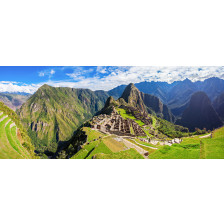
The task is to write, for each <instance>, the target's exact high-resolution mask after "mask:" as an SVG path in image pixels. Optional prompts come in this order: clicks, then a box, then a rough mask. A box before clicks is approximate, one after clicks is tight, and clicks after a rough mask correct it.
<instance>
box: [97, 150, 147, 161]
mask: <svg viewBox="0 0 224 224" xmlns="http://www.w3.org/2000/svg"><path fill="white" fill-rule="evenodd" d="M95 157H96V159H144V157H143V156H142V155H140V154H139V153H138V152H137V151H136V150H135V149H129V150H125V151H121V152H117V153H110V154H102V153H101V154H97V155H95Z"/></svg>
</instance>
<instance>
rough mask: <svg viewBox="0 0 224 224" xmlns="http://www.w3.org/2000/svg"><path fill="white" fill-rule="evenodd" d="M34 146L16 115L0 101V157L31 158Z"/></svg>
mask: <svg viewBox="0 0 224 224" xmlns="http://www.w3.org/2000/svg"><path fill="white" fill-rule="evenodd" d="M32 158H35V155H34V148H33V146H32V144H31V143H30V139H29V137H28V136H27V134H26V133H25V132H24V130H23V128H22V126H21V124H20V121H19V120H18V117H17V115H16V114H15V113H14V112H13V111H12V110H11V109H9V108H8V107H7V106H5V105H4V104H3V103H1V102H0V159H32Z"/></svg>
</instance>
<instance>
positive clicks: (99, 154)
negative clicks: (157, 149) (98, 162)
mask: <svg viewBox="0 0 224 224" xmlns="http://www.w3.org/2000/svg"><path fill="white" fill-rule="evenodd" d="M83 130H84V131H85V132H86V134H88V140H87V143H86V144H84V145H83V148H82V149H81V150H80V151H79V152H78V153H76V154H75V155H74V156H73V157H72V158H71V159H92V158H93V157H94V158H96V159H143V157H142V156H141V155H140V154H139V153H138V152H137V151H136V150H135V149H129V150H125V151H122V150H124V149H125V146H124V145H123V144H122V143H120V142H117V141H116V140H114V139H113V138H112V137H111V136H109V137H105V135H104V134H101V133H100V132H98V131H95V130H91V129H90V128H87V127H85V128H83Z"/></svg>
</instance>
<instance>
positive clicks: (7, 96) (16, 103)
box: [0, 93, 30, 111]
mask: <svg viewBox="0 0 224 224" xmlns="http://www.w3.org/2000/svg"><path fill="white" fill-rule="evenodd" d="M29 97H30V95H21V94H13V93H0V101H1V102H3V103H4V104H5V105H6V106H8V107H9V108H11V109H12V110H14V111H16V110H17V109H19V108H20V107H21V106H22V105H23V104H24V103H25V102H26V101H27V100H28V98H29Z"/></svg>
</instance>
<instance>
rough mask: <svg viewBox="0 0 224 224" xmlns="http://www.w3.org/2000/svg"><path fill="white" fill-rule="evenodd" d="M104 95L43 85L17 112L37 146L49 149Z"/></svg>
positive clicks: (66, 136)
mask: <svg viewBox="0 0 224 224" xmlns="http://www.w3.org/2000/svg"><path fill="white" fill-rule="evenodd" d="M107 98H108V95H107V93H106V92H104V91H95V92H94V91H91V90H88V89H74V88H66V87H65V88H64V87H59V88H54V87H51V86H48V85H43V86H42V87H41V88H39V89H38V91H37V92H36V93H35V94H33V95H32V96H31V97H30V98H29V99H28V100H27V102H26V103H25V104H23V105H22V107H21V108H20V109H19V111H18V115H19V116H20V118H21V120H22V123H23V124H24V126H25V127H26V129H27V130H28V133H29V135H30V136H31V138H32V141H33V143H34V144H35V146H36V148H38V149H43V148H44V146H46V147H50V149H51V150H52V148H54V149H56V148H57V144H56V143H59V142H61V141H67V140H68V139H70V138H71V136H72V135H73V133H74V131H75V130H76V129H77V128H78V127H79V126H80V125H81V124H82V123H83V122H84V121H86V120H88V119H90V118H91V117H92V116H93V115H94V114H95V113H96V112H97V111H99V110H100V109H102V107H103V106H104V104H105V102H106V99H107Z"/></svg>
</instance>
